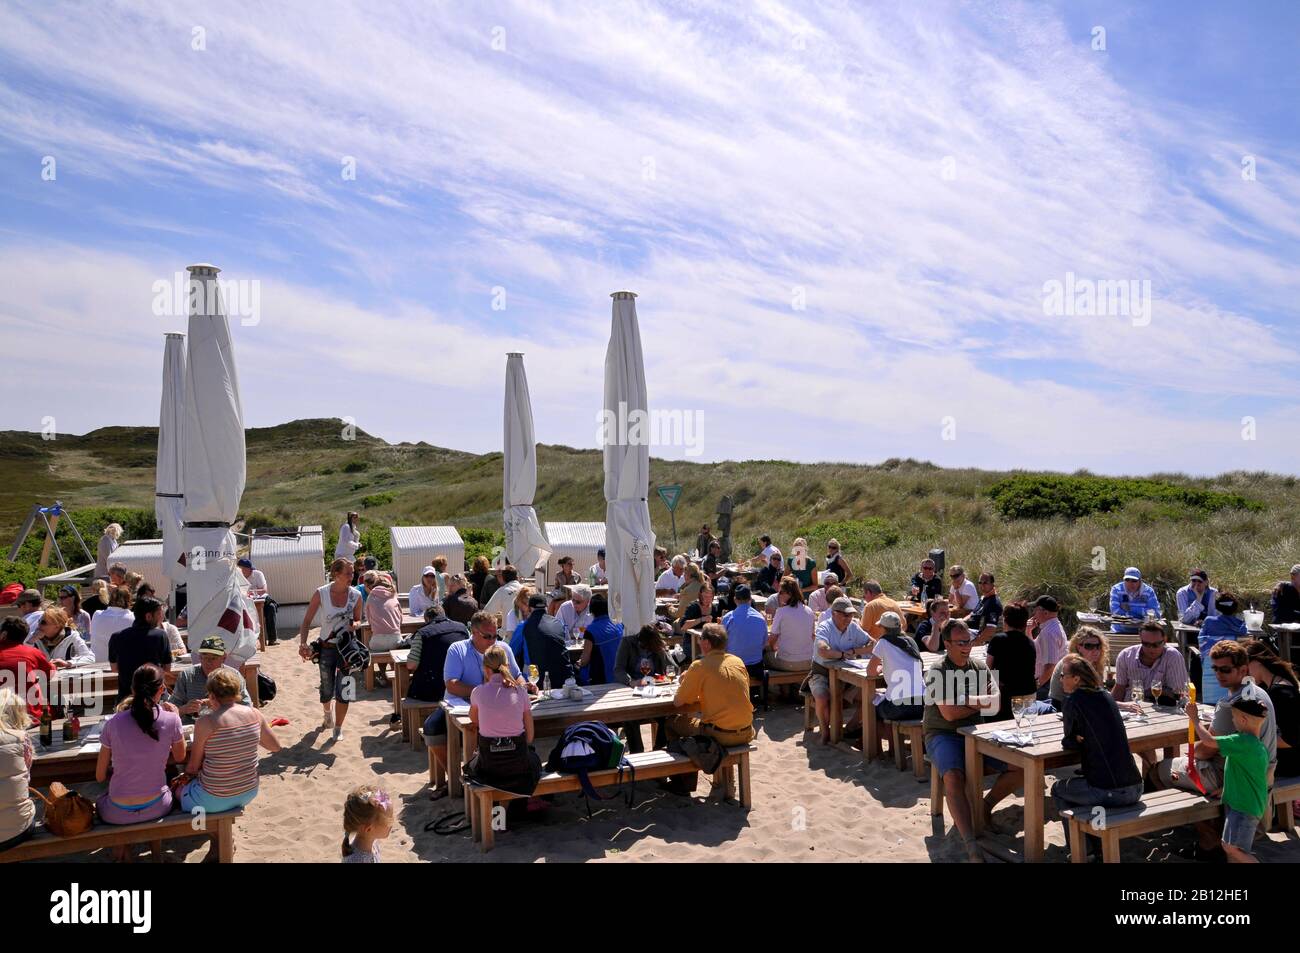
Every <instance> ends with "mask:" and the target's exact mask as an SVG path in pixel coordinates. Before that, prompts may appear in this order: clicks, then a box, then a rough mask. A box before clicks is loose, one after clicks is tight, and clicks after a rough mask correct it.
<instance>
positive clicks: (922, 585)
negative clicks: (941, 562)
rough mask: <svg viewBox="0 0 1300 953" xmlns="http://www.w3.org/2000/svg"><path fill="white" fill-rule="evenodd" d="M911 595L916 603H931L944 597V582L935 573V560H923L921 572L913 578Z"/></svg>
mask: <svg viewBox="0 0 1300 953" xmlns="http://www.w3.org/2000/svg"><path fill="white" fill-rule="evenodd" d="M909 594H910V595H911V598H912V600H913V601H914V602H929V601H930V600H931V599H935V598H937V597H939V596H941V595H943V580H942V579H940V578H939V575H938V573H937V572H935V568H934V560H933V559H923V560H921V571H920V572H918V573H917V574H916V575H915V576H913V577H912V586H911V589H910V590H909Z"/></svg>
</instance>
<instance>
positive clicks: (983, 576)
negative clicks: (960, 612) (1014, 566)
mask: <svg viewBox="0 0 1300 953" xmlns="http://www.w3.org/2000/svg"><path fill="white" fill-rule="evenodd" d="M975 585H976V588H977V589H978V590H979V594H980V601H979V605H977V606H976V607H975V611H974V612H972V613H971V614H970V615H969V616H967V617H966V628H968V629H970V630H971V631H972V632H974V633H975V644H976V645H983V644H985V643H986V642H988V641H989V640H990V639H991V638H993V634H994V633H995V632H997V631H998V629H999V628H1001V627H1002V600H1001V599H999V598H998V587H997V584H996V583H995V582H994V580H993V573H991V572H982V573H980V578H979V582H978V583H976V584H975Z"/></svg>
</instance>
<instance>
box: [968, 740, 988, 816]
mask: <svg viewBox="0 0 1300 953" xmlns="http://www.w3.org/2000/svg"><path fill="white" fill-rule="evenodd" d="M966 800H967V802H968V803H969V804H970V823H971V833H972V834H974V835H975V836H976V837H978V836H979V835H980V834H983V833H984V756H983V755H982V754H980V752H979V748H978V747H976V742H975V738H974V736H972V735H967V736H966Z"/></svg>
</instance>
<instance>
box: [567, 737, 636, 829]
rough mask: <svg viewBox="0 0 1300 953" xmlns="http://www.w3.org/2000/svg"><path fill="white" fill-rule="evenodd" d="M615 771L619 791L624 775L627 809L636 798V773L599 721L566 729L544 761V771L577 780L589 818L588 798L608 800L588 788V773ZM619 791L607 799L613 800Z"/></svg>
mask: <svg viewBox="0 0 1300 953" xmlns="http://www.w3.org/2000/svg"><path fill="white" fill-rule="evenodd" d="M607 768H618V786H619V790H620V791H621V790H622V787H623V772H624V771H626V772H627V773H628V778H629V784H630V787H629V790H628V792H627V794H626V795H625V796H626V798H627V806H628V807H631V806H632V801H633V798H634V796H635V794H636V770H635V769H634V768H633V767H632V764H631V762H629V761H628V760H627V757H626V755H625V754H624V753H623V741H622V739H620V738H619V736H618V735H616V734H615V733H614V732H613V731H612V730H611V729H610V727H609V726H608V725H606V724H605V723H604V722H603V721H580V722H578V723H577V724H576V725H569V727H567V728H565V729H564V732H563V734H561V735H560V740H559V741H558V742H556V744H555V748H554V749H553V750H552V751H551V756H550V758H549V759H547V762H546V770H547V771H562V772H565V773H569V774H576V775H577V776H578V783H579V784H581V785H582V793H583V795H584V796H585V797H586V798H587V816H588V817H590V816H591V798H595V799H596V800H598V801H603V800H608V798H605V797H603V796H602V795H601V794H600V793H599V792H598V791H597V790H596V789H595V788H594V787H592V785H591V777H590V774H589V772H591V771H602V770H605V769H607ZM618 794H619V791H616V792H614V793H613V794H611V795H609V798H614V797H617V796H618Z"/></svg>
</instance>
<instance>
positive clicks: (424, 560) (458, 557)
mask: <svg viewBox="0 0 1300 953" xmlns="http://www.w3.org/2000/svg"><path fill="white" fill-rule="evenodd" d="M388 538H389V541H390V542H391V543H392V546H393V572H394V573H395V574H396V575H397V588H398V590H399V591H400V592H406V591H407V590H409V589H410V588H411V587H412V586H414V585H415V584H416V583H417V582H419V581H420V570H421V569H423V568H424V567H425V566H428V565H430V564H431V563H432V562H433V557H434V556H446V557H447V572H448V573H457V572H463V571H464V570H465V541H464V540H463V539H461V538H460V533H458V532H456V527H454V526H394V527H392V529H390V530H389V531H388Z"/></svg>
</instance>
